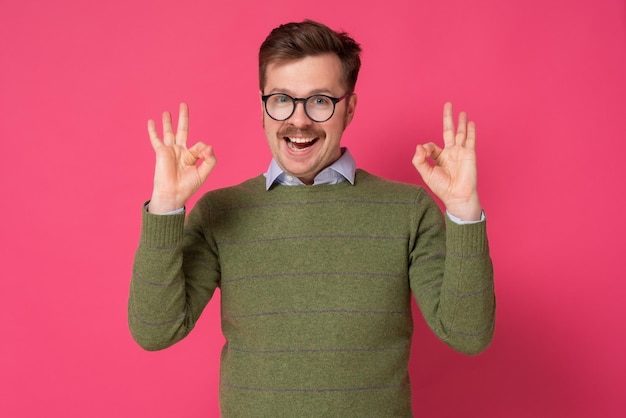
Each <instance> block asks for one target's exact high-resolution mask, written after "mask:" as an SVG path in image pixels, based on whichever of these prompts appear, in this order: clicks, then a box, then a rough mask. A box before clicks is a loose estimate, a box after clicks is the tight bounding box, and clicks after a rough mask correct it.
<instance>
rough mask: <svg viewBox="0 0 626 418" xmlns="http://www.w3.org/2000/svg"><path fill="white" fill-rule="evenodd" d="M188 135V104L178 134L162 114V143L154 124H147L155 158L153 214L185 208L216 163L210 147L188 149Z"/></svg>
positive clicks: (182, 110)
mask: <svg viewBox="0 0 626 418" xmlns="http://www.w3.org/2000/svg"><path fill="white" fill-rule="evenodd" d="M188 131H189V109H188V107H187V105H186V104H185V103H181V105H180V109H179V117H178V126H177V128H176V134H174V131H173V129H172V117H171V115H170V114H169V112H163V141H161V140H160V139H159V136H158V133H157V129H156V124H155V122H154V121H153V120H149V121H148V134H149V135H150V142H151V143H152V148H154V152H155V154H156V165H155V170H154V189H153V191H152V199H151V200H150V204H149V207H148V210H149V211H150V212H151V213H155V214H162V213H166V212H170V211H173V210H176V209H180V208H182V207H183V206H184V205H185V202H186V201H187V199H189V197H190V196H191V195H192V194H193V193H195V192H196V191H197V190H198V189H199V188H200V186H202V184H203V183H204V181H205V180H206V179H207V178H208V177H209V173H211V171H212V170H213V167H215V164H216V163H217V160H216V159H215V156H214V155H213V149H212V147H211V146H208V145H205V144H203V143H202V142H198V143H196V144H194V145H193V146H192V147H191V148H187V135H188ZM198 161H201V162H200V164H198Z"/></svg>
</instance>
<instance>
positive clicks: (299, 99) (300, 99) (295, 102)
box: [261, 93, 352, 123]
mask: <svg viewBox="0 0 626 418" xmlns="http://www.w3.org/2000/svg"><path fill="white" fill-rule="evenodd" d="M351 95H352V93H346V94H344V95H343V96H341V97H332V96H328V95H326V94H312V95H311V96H309V97H304V98H303V97H291V96H290V95H288V94H287V93H272V94H266V95H262V96H261V100H262V101H263V108H264V109H265V113H267V116H269V117H270V118H271V119H273V120H275V121H277V122H284V121H286V120H287V119H289V118H290V117H292V116H293V114H294V113H295V111H296V106H297V105H298V102H302V107H303V108H304V113H305V114H306V116H307V117H308V118H309V119H311V120H312V121H313V122H316V123H323V122H326V121H328V120H330V118H332V117H333V115H334V114H335V108H336V107H337V103H339V102H340V101H342V100H343V99H345V98H346V97H348V96H351ZM272 96H286V97H289V98H290V99H291V102H292V103H293V109H292V110H291V113H290V114H289V116H287V117H286V118H284V119H277V118H275V117H274V116H272V115H270V112H268V110H267V100H268V99H269V98H270V97H272ZM320 96H321V97H325V98H327V99H328V100H330V101H331V102H332V103H333V111H332V113H331V114H330V116H329V117H328V118H326V119H324V120H315V119H313V118H312V117H311V115H309V112H307V110H306V102H307V101H308V100H309V99H311V98H313V97H320Z"/></svg>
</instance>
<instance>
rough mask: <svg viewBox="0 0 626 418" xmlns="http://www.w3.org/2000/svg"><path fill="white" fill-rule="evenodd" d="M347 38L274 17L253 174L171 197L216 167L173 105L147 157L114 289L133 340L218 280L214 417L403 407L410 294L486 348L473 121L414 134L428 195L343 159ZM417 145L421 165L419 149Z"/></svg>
mask: <svg viewBox="0 0 626 418" xmlns="http://www.w3.org/2000/svg"><path fill="white" fill-rule="evenodd" d="M359 53H360V47H359V45H358V44H357V43H356V42H355V41H354V40H353V39H351V38H350V37H349V36H348V35H347V34H345V33H337V32H334V31H332V30H330V29H329V28H327V27H326V26H324V25H321V24H319V23H316V22H311V21H305V22H301V23H290V24H286V25H282V26H280V27H278V28H276V29H275V30H274V31H272V33H271V34H270V35H269V36H268V38H267V39H266V40H265V42H264V43H263V45H262V46H261V50H260V54H259V80H260V95H261V103H262V106H263V113H264V116H263V122H264V129H265V134H266V136H267V140H268V143H269V146H270V149H271V151H272V155H273V160H272V161H271V164H270V166H269V169H268V171H267V173H265V174H264V175H259V176H258V177H255V178H252V179H250V180H248V181H246V182H244V183H242V184H240V185H238V186H234V187H230V188H225V189H220V190H215V191H212V192H209V193H207V194H206V195H204V196H203V197H202V198H201V199H200V200H199V201H198V203H197V204H196V206H195V207H194V209H193V210H192V211H191V213H190V214H189V217H188V219H187V220H186V226H184V225H185V215H184V209H183V208H184V205H185V202H186V201H187V199H188V198H189V197H190V196H191V195H192V194H193V193H194V192H195V191H196V190H198V188H199V187H200V186H201V185H202V183H203V182H204V181H205V180H206V178H207V177H208V175H209V173H210V172H211V170H212V169H213V167H214V166H215V162H216V160H215V157H214V156H213V152H212V149H211V147H210V146H208V145H205V144H202V143H196V144H195V145H193V146H192V147H190V148H188V149H187V146H186V141H187V127H188V113H187V107H186V106H185V105H184V104H183V105H181V107H180V117H179V123H178V127H177V130H176V133H174V131H173V129H172V123H171V117H170V116H169V114H168V113H164V116H163V140H161V139H159V138H158V136H157V133H156V126H155V123H154V122H152V121H150V122H149V124H148V131H149V135H150V140H151V142H152V146H153V147H154V150H155V153H156V169H155V181H154V190H153V193H152V198H151V200H150V202H149V204H148V205H147V207H146V208H145V209H144V213H143V227H142V234H141V239H140V245H139V248H138V250H137V254H136V259H135V266H134V271H133V279H132V283H131V292H130V298H129V323H130V328H131V331H132V334H133V336H134V338H135V339H136V340H137V342H138V343H139V344H140V345H141V346H142V347H144V348H145V349H148V350H158V349H163V348H166V347H168V346H170V345H172V344H174V343H175V342H177V341H179V340H180V339H182V338H184V337H185V336H186V335H187V334H188V333H189V332H190V331H191V329H192V328H193V326H194V324H195V322H196V320H197V319H198V317H199V316H200V313H201V312H202V310H203V308H204V307H205V306H206V304H207V303H208V302H209V300H210V298H211V296H212V295H213V292H214V291H215V289H216V288H217V287H219V288H220V291H221V303H222V309H221V311H222V314H221V315H222V330H223V333H224V336H225V337H226V344H225V346H224V348H223V351H222V358H221V378H220V406H221V411H222V416H224V417H240V416H241V417H266V416H267V417H280V416H285V417H294V416H297V417H306V416H316V417H317V416H324V417H335V416H336V417H347V416H355V417H366V416H367V417H369V416H371V417H387V416H403V417H404V416H411V392H410V387H409V377H408V360H409V352H410V344H411V335H412V328H413V323H412V316H411V305H410V298H411V295H413V296H414V297H415V298H416V300H417V303H418V305H419V307H420V310H421V312H422V314H423V315H424V317H425V319H426V321H427V323H428V324H429V326H430V327H431V329H432V330H433V331H434V332H435V333H436V335H437V336H438V337H439V338H441V339H442V340H443V341H445V342H446V343H447V344H449V345H450V346H452V347H453V348H455V349H457V350H459V351H461V352H465V353H468V354H475V353H478V352H480V351H482V350H484V349H485V347H486V346H487V345H488V344H489V342H490V341H491V337H492V334H493V328H494V312H495V298H494V292H493V272H492V265H491V259H490V257H489V251H488V245H487V237H486V232H485V222H484V219H481V218H482V217H483V216H482V208H481V206H480V203H479V199H478V194H477V190H476V160H475V152H474V145H475V128H474V124H473V123H471V122H470V123H468V122H467V117H466V115H465V114H464V113H461V114H460V116H459V123H458V127H457V130H456V132H455V131H454V123H453V121H452V107H451V105H450V104H446V105H445V106H444V143H445V147H444V148H443V149H441V148H440V147H438V146H436V145H435V144H432V143H431V144H425V145H418V146H417V149H416V153H415V156H414V158H413V164H414V165H415V167H416V169H417V170H418V172H419V173H420V174H421V175H422V177H423V179H424V181H425V182H426V184H427V185H428V186H429V187H430V188H431V190H432V191H433V193H435V194H436V195H437V196H438V197H439V198H440V199H441V200H442V201H443V203H444V204H445V206H446V210H447V215H446V216H445V218H444V217H443V216H442V215H441V213H440V211H439V209H438V207H437V206H436V204H435V203H434V201H433V199H432V198H431V197H430V196H429V195H428V193H427V192H426V191H425V190H424V189H422V188H420V187H416V186H411V185H407V184H399V183H394V182H390V181H387V180H384V179H381V178H379V177H376V176H373V175H371V174H369V173H367V172H366V171H363V170H360V169H356V168H355V167H356V165H355V162H354V160H353V159H352V157H351V156H350V153H349V152H348V151H347V150H346V149H345V148H342V147H341V146H340V141H341V136H342V134H343V131H344V130H345V128H346V127H347V126H348V125H349V123H350V122H351V120H352V118H353V117H354V114H355V109H356V105H357V96H356V94H355V93H354V87H355V84H356V80H357V75H358V71H359V67H360V59H359ZM429 158H430V159H433V160H434V162H435V165H434V166H431V165H430V164H429V163H428V162H427V159H429Z"/></svg>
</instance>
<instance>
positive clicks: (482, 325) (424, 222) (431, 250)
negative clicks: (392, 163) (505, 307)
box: [409, 192, 495, 354]
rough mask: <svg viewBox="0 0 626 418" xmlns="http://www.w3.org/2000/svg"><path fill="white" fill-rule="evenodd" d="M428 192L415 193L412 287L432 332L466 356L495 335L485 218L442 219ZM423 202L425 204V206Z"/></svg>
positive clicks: (484, 347) (491, 274)
mask: <svg viewBox="0 0 626 418" xmlns="http://www.w3.org/2000/svg"><path fill="white" fill-rule="evenodd" d="M424 195H427V193H426V192H424V193H423V195H421V196H419V197H418V201H420V204H419V205H418V207H423V208H424V207H425V209H418V210H417V211H416V213H417V215H418V216H417V218H416V228H417V231H418V232H417V236H416V238H415V242H414V245H413V248H412V252H411V259H410V267H409V271H410V273H409V274H410V279H411V289H412V291H413V294H414V296H415V298H416V300H417V303H418V305H419V307H420V310H421V312H422V314H423V315H424V318H425V320H426V322H427V323H428V325H429V327H430V328H431V329H432V330H433V332H434V333H435V334H436V335H437V336H438V337H439V338H440V339H441V340H442V341H444V342H445V343H446V344H448V345H449V346H451V347H452V348H454V349H455V350H457V351H460V352H462V353H466V354H478V353H480V352H482V351H483V350H485V349H486V348H487V346H488V345H489V343H490V342H491V339H492V337H493V331H494V325H495V293H494V285H493V265H492V261H491V257H490V255H489V246H488V242H487V232H486V221H485V222H479V223H475V224H467V225H458V224H455V223H454V222H453V221H451V220H450V219H447V218H446V220H445V221H444V220H443V217H442V216H441V213H440V211H439V209H438V207H437V206H436V204H435V203H434V201H433V200H432V198H431V197H430V196H428V197H425V196H424ZM424 203H425V204H424Z"/></svg>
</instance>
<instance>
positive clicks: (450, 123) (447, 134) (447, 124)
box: [443, 102, 454, 147]
mask: <svg viewBox="0 0 626 418" xmlns="http://www.w3.org/2000/svg"><path fill="white" fill-rule="evenodd" d="M443 143H444V145H445V146H446V147H451V146H453V145H454V120H453V119H452V103H450V102H448V103H446V104H444V105H443Z"/></svg>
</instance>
